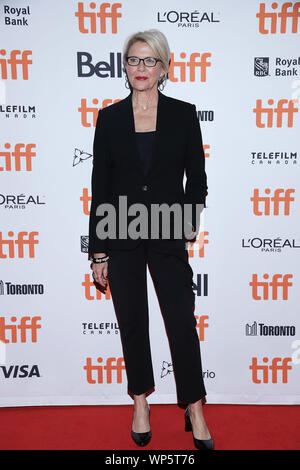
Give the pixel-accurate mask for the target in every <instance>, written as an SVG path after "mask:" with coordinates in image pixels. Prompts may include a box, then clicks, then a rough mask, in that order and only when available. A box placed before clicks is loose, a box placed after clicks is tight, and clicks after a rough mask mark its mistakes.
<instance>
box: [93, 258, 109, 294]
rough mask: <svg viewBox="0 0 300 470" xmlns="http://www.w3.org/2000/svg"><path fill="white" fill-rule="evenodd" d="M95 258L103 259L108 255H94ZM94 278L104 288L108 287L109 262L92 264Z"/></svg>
mask: <svg viewBox="0 0 300 470" xmlns="http://www.w3.org/2000/svg"><path fill="white" fill-rule="evenodd" d="M94 256H95V258H98V257H99V258H102V257H103V256H106V253H97V254H95V255H94ZM91 267H92V270H93V277H94V279H95V282H97V283H98V284H100V285H101V286H102V287H104V288H106V287H107V276H108V261H105V263H92V265H91Z"/></svg>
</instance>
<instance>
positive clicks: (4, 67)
mask: <svg viewBox="0 0 300 470" xmlns="http://www.w3.org/2000/svg"><path fill="white" fill-rule="evenodd" d="M6 52H7V51H6V50H5V49H0V78H1V79H2V80H7V79H8V74H10V78H11V79H12V80H17V78H18V74H17V72H18V69H17V66H18V65H20V66H21V69H22V78H23V80H28V65H29V64H32V60H29V59H28V57H29V56H30V55H31V54H32V51H22V52H21V51H20V50H13V51H10V57H9V59H1V56H5V55H6ZM18 56H20V57H19V58H17V57H18Z"/></svg>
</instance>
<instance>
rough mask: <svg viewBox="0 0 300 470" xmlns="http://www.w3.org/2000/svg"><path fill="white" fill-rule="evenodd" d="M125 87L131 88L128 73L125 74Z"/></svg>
mask: <svg viewBox="0 0 300 470" xmlns="http://www.w3.org/2000/svg"><path fill="white" fill-rule="evenodd" d="M125 88H128V90H129V89H130V86H129V82H128V78H127V75H125Z"/></svg>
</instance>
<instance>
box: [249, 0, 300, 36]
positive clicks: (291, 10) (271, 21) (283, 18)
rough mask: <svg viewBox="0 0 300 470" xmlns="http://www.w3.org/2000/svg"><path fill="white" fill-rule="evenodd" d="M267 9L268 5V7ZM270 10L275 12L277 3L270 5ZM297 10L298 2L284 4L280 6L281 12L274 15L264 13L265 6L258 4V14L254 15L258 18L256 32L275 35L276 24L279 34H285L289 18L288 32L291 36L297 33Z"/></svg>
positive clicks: (299, 5) (299, 4) (298, 14)
mask: <svg viewBox="0 0 300 470" xmlns="http://www.w3.org/2000/svg"><path fill="white" fill-rule="evenodd" d="M268 7H269V5H268ZM271 8H272V10H277V8H278V3H277V2H273V3H271ZM299 8H300V2H295V3H294V4H293V3H292V2H286V3H282V4H281V11H279V12H278V11H277V12H274V13H270V12H266V4H265V3H260V5H259V12H258V13H257V14H256V18H258V30H259V32H260V33H261V34H269V33H271V34H275V33H277V22H278V27H280V31H279V32H280V34H286V32H287V19H288V18H289V19H290V20H291V21H289V25H291V27H289V32H292V33H293V34H296V33H298V23H299V16H300V13H299ZM266 23H267V24H268V29H266Z"/></svg>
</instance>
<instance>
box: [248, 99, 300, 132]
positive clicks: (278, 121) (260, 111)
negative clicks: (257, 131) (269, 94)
mask: <svg viewBox="0 0 300 470" xmlns="http://www.w3.org/2000/svg"><path fill="white" fill-rule="evenodd" d="M298 102H299V100H297V99H291V100H287V99H281V100H278V103H277V105H275V104H274V103H275V102H274V100H273V99H269V100H268V105H269V106H270V107H266V106H265V107H263V105H262V100H256V108H253V110H252V111H253V112H254V114H255V117H256V121H255V122H256V126H257V127H260V128H264V127H266V125H267V127H274V125H275V126H276V127H282V120H283V119H282V118H283V115H284V114H286V116H287V127H293V125H294V114H295V113H298V112H299V110H298V108H296V107H295V106H294V104H296V103H298ZM286 104H287V106H284V105H286ZM273 105H274V106H275V107H274V108H273V107H272V106H273ZM263 118H266V119H263ZM265 120H266V121H267V122H266V123H265ZM274 120H275V124H274Z"/></svg>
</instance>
